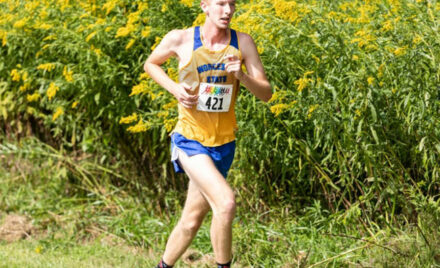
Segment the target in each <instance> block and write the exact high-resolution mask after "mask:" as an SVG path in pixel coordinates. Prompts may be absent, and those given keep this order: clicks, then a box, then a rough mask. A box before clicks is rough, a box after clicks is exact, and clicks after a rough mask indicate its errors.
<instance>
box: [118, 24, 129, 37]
mask: <svg viewBox="0 0 440 268" xmlns="http://www.w3.org/2000/svg"><path fill="white" fill-rule="evenodd" d="M133 31H134V26H133V25H127V26H125V27H120V28H119V29H118V30H117V31H116V36H115V37H116V38H118V37H125V36H127V35H129V34H130V33H131V32H133Z"/></svg>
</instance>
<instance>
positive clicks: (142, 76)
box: [139, 73, 150, 80]
mask: <svg viewBox="0 0 440 268" xmlns="http://www.w3.org/2000/svg"><path fill="white" fill-rule="evenodd" d="M148 78H150V75H148V73H141V75H140V76H139V80H145V79H148Z"/></svg>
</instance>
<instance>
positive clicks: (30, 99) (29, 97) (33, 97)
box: [26, 92, 41, 102]
mask: <svg viewBox="0 0 440 268" xmlns="http://www.w3.org/2000/svg"><path fill="white" fill-rule="evenodd" d="M40 97H41V96H40V94H38V93H37V92H36V93H34V94H32V95H30V94H27V96H26V99H27V101H28V102H33V101H37V100H38V99H39V98H40Z"/></svg>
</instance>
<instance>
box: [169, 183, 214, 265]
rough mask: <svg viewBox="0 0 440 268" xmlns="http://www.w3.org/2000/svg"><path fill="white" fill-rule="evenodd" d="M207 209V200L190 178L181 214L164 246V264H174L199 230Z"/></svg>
mask: <svg viewBox="0 0 440 268" xmlns="http://www.w3.org/2000/svg"><path fill="white" fill-rule="evenodd" d="M209 210H210V207H209V204H208V202H207V201H206V199H205V198H204V197H203V195H202V194H201V193H200V191H199V189H198V188H197V186H196V185H195V184H194V182H193V181H192V180H190V181H189V186H188V194H187V197H186V202H185V206H184V207H183V211H182V216H181V218H180V220H179V222H178V224H177V225H176V227H174V229H173V231H172V232H171V235H170V237H169V238H168V242H167V245H166V248H165V252H164V255H163V261H164V262H165V263H166V264H168V265H174V263H175V262H176V261H177V260H178V259H179V258H180V256H182V254H183V253H184V252H185V250H186V249H187V248H188V246H189V244H190V243H191V241H192V240H193V238H194V236H195V235H196V233H197V231H198V230H199V227H200V225H201V224H202V222H203V219H204V218H205V216H206V214H207V213H208V211H209Z"/></svg>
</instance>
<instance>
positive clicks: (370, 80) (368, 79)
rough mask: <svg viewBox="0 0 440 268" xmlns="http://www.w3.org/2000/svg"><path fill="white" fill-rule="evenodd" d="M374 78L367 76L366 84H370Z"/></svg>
mask: <svg viewBox="0 0 440 268" xmlns="http://www.w3.org/2000/svg"><path fill="white" fill-rule="evenodd" d="M374 80H375V79H374V77H372V76H370V77H368V78H367V82H368V85H370V86H371V85H372V84H373V83H374Z"/></svg>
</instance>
